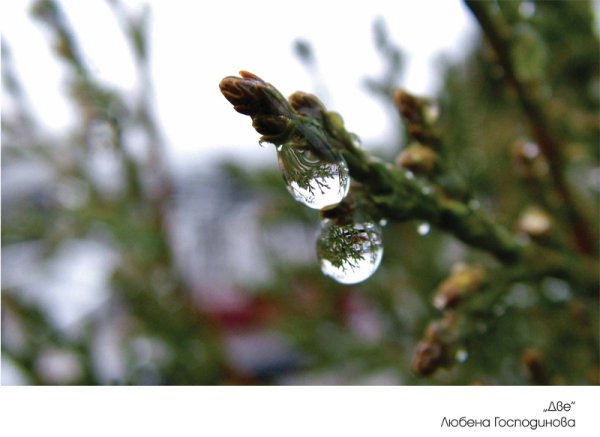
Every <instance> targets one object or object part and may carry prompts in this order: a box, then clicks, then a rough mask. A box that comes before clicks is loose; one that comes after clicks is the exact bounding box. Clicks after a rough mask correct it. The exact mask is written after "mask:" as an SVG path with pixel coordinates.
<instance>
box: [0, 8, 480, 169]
mask: <svg viewBox="0 0 600 437" xmlns="http://www.w3.org/2000/svg"><path fill="white" fill-rule="evenodd" d="M61 3H62V4H63V5H64V9H65V12H66V13H67V16H68V18H69V21H70V23H71V25H72V26H73V27H74V28H75V30H76V33H77V35H78V37H79V39H80V43H81V46H82V49H83V52H84V56H85V58H86V60H87V62H88V63H89V65H90V66H91V67H92V68H93V70H94V71H95V72H96V74H97V75H98V76H99V77H100V78H101V79H102V80H104V81H106V82H108V83H110V84H113V85H115V86H118V87H120V88H123V89H132V87H133V84H134V82H135V72H134V67H133V63H132V60H131V56H130V52H129V48H128V46H127V44H126V43H125V40H124V38H123V36H122V32H121V31H120V29H119V28H118V26H117V22H116V20H115V17H114V16H113V15H112V14H111V12H110V10H109V8H108V6H107V5H106V3H105V2H104V1H103V0H93V1H92V0H89V1H81V0H79V1H78V0H64V1H62V2H61ZM125 3H126V4H127V5H130V6H131V7H133V8H138V7H139V6H140V5H141V4H143V3H149V4H150V7H151V44H150V49H151V57H152V74H153V78H154V84H155V88H156V105H157V112H158V115H159V120H160V122H161V124H162V127H163V129H164V131H165V133H166V137H167V140H168V150H169V158H170V159H171V161H172V163H174V164H183V163H186V162H190V161H194V160H196V159H201V158H206V157H207V156H214V154H215V153H217V152H218V153H221V152H227V153H241V152H240V151H242V150H243V151H246V152H247V151H250V152H251V153H252V154H258V155H261V156H263V157H264V156H267V155H268V156H269V157H268V158H267V159H272V156H271V155H272V154H270V153H265V152H264V151H262V150H261V149H252V147H253V146H256V144H257V138H258V137H257V134H256V133H255V132H254V131H253V129H252V127H251V123H250V119H249V118H248V117H245V116H241V115H238V114H236V113H235V112H234V111H233V110H232V108H231V106H230V105H229V103H228V102H227V101H226V100H225V99H224V98H223V97H222V96H221V94H220V92H219V88H218V84H219V82H220V80H221V79H222V78H223V77H224V76H227V75H232V74H237V72H238V71H239V70H241V69H244V70H248V71H251V72H253V73H256V74H258V75H259V76H261V77H263V78H264V79H265V80H267V81H268V82H271V83H273V84H274V85H276V86H277V87H278V88H279V89H280V90H281V91H282V92H283V94H284V95H288V94H290V93H292V92H293V91H295V90H297V89H301V90H304V91H309V92H311V91H313V92H314V91H315V87H314V86H315V83H314V81H313V79H312V77H311V76H310V74H309V73H308V72H307V71H306V69H305V68H304V67H303V66H302V64H301V63H300V62H299V60H298V59H297V57H296V56H295V55H294V54H293V50H292V42H293V41H294V40H295V39H296V38H298V37H300V38H302V39H304V40H307V41H309V42H310V43H311V45H312V47H313V49H314V52H315V54H316V57H317V62H318V68H319V72H320V75H321V77H322V79H323V82H324V84H325V85H326V86H327V89H328V91H329V95H328V99H326V101H325V103H326V104H327V106H328V107H329V108H330V109H332V110H336V111H338V112H340V113H341V114H342V115H343V117H344V119H345V121H346V125H347V127H348V128H349V129H350V130H351V131H354V132H356V133H357V134H359V136H361V137H362V138H363V142H369V141H380V140H383V139H385V138H386V137H387V136H388V135H389V134H390V131H391V126H390V117H389V114H387V113H386V112H385V111H384V109H383V108H382V105H381V103H380V102H378V101H377V100H376V99H373V98H372V97H370V96H369V95H368V94H367V93H366V91H365V88H364V86H363V85H362V82H363V80H364V78H365V77H366V76H378V74H379V73H380V72H381V71H382V69H383V64H382V62H381V59H380V58H379V56H378V54H377V53H376V50H375V48H374V43H373V31H372V28H373V21H374V19H375V18H376V17H378V16H382V17H384V19H385V21H386V24H387V27H388V30H389V32H390V35H391V37H392V39H393V40H394V41H396V42H397V43H398V44H399V45H400V47H401V48H402V49H403V51H404V54H405V55H406V59H405V61H406V64H405V72H404V79H403V83H402V86H404V87H406V88H408V89H409V90H411V91H412V92H415V93H431V92H433V91H434V89H435V88H436V86H437V85H438V80H439V78H440V77H439V72H438V71H437V69H436V62H435V61H436V59H439V56H440V55H442V54H445V55H449V56H452V57H456V56H458V55H459V54H461V53H462V50H464V48H465V47H466V46H467V45H468V42H469V35H473V32H474V29H475V25H474V21H473V20H472V18H471V17H470V16H469V14H468V12H467V11H466V9H465V8H464V6H463V5H462V3H461V2H460V1H459V0H454V1H448V0H437V1H434V0H411V1H400V0H396V1H390V0H369V1H368V2H365V1H360V2H359V1H346V2H333V1H329V2H326V1H323V0H321V1H315V0H305V1H303V2H284V1H279V2H276V1H266V0H254V1H250V0H246V1H239V0H228V1H209V0H204V1H183V0H171V1H159V0H149V1H147V2H143V1H141V0H127V1H126V2H125ZM30 4H31V2H20V1H12V2H4V3H3V13H2V34H3V38H4V39H5V40H6V42H8V44H9V46H10V47H11V49H12V53H13V58H14V60H15V64H16V69H17V72H18V73H19V74H20V76H21V78H22V80H23V83H24V85H25V87H26V90H27V93H28V96H29V98H30V100H31V102H32V104H33V107H34V109H35V112H36V113H37V114H38V115H39V117H40V119H41V120H42V121H43V123H44V125H45V126H46V127H47V128H48V129H49V130H50V131H59V130H61V129H64V128H65V127H66V126H68V125H69V123H70V122H71V120H73V114H72V112H71V111H72V110H73V108H71V107H70V105H69V103H68V101H67V100H66V99H65V98H64V97H63V95H62V92H63V89H64V86H63V83H64V81H63V73H64V70H63V69H62V67H60V66H59V65H58V64H57V62H56V61H55V60H54V59H53V56H52V54H51V52H50V50H49V47H48V40H47V33H46V32H44V31H43V29H42V28H40V27H39V26H37V25H36V24H35V23H34V22H33V20H32V19H31V18H29V16H28V14H27V11H28V10H29V6H30ZM261 152H263V153H261Z"/></svg>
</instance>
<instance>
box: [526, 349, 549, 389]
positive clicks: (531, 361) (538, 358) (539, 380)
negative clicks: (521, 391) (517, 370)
mask: <svg viewBox="0 0 600 437" xmlns="http://www.w3.org/2000/svg"><path fill="white" fill-rule="evenodd" d="M521 361H522V362H523V364H524V365H525V368H526V370H527V374H528V376H529V379H530V380H531V382H532V383H533V384H537V385H543V384H548V376H547V374H546V369H545V366H544V364H543V360H542V354H541V353H540V352H539V351H538V350H536V349H531V348H530V349H525V350H524V351H523V355H522V356H521Z"/></svg>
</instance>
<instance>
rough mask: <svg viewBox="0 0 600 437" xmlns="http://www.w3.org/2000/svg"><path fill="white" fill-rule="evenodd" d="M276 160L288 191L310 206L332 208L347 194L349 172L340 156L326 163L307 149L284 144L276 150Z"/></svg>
mask: <svg viewBox="0 0 600 437" xmlns="http://www.w3.org/2000/svg"><path fill="white" fill-rule="evenodd" d="M277 160H278V161H279V168H280V169H281V173H282V175H283V179H284V180H285V183H286V185H287V189H288V191H289V192H290V193H291V194H292V196H293V197H294V199H296V200H297V201H298V202H301V203H303V204H305V205H306V206H308V207H310V208H314V209H329V208H333V207H334V206H336V205H337V204H338V203H340V202H341V201H342V200H343V199H344V197H346V194H348V189H349V188H350V174H349V172H348V166H347V164H346V161H344V159H343V158H342V157H341V156H340V158H339V160H338V161H336V162H330V161H327V160H324V159H321V158H319V157H318V156H317V155H316V154H315V153H314V152H313V151H312V150H310V149H309V148H300V147H293V146H287V145H284V146H283V147H280V148H278V149H277Z"/></svg>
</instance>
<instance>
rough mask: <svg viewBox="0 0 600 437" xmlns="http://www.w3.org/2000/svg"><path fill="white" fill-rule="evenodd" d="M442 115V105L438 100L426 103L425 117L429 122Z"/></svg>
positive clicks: (433, 121) (431, 122)
mask: <svg viewBox="0 0 600 437" xmlns="http://www.w3.org/2000/svg"><path fill="white" fill-rule="evenodd" d="M439 117H440V106H439V105H438V103H437V102H434V101H431V102H428V103H427V104H426V105H425V118H426V119H427V122H428V123H430V124H433V123H435V122H437V120H438V118H439Z"/></svg>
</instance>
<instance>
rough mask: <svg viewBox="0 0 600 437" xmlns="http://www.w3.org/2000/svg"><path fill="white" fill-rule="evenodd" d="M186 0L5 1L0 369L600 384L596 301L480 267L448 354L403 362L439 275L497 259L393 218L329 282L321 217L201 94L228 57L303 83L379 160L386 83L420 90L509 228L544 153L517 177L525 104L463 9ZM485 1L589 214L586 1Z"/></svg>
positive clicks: (174, 380) (224, 108) (53, 374)
mask: <svg viewBox="0 0 600 437" xmlns="http://www.w3.org/2000/svg"><path fill="white" fill-rule="evenodd" d="M196 3H198V4H196ZM196 3H192V2H184V1H171V2H159V1H141V0H140V1H134V0H128V1H117V0H106V1H103V0H94V1H89V2H77V1H67V0H64V1H58V0H57V1H49V0H41V1H30V2H10V3H6V4H5V5H3V14H2V15H3V17H2V20H3V21H2V384H90V385H94V384H135V385H142V384H148V385H156V384H168V385H174V384H186V385H208V384H282V385H285V384H308V385H316V384H336V385H337V384H352V385H357V384H358V385H362V384H471V383H486V384H527V383H537V384H542V383H544V384H545V383H554V384H597V383H598V361H599V357H598V306H597V298H596V299H595V300H594V299H590V298H589V296H588V297H586V296H582V294H581V293H579V292H578V290H577V289H576V285H574V284H570V283H568V282H566V281H564V280H561V279H556V278H541V279H538V280H535V281H498V283H492V284H490V285H489V289H490V290H489V296H492V298H490V299H488V300H486V301H485V302H483V303H482V305H481V307H480V308H478V309H477V311H476V312H473V314H469V317H468V318H467V319H466V322H465V323H464V326H462V327H461V334H460V335H459V337H458V338H457V340H456V342H455V344H454V345H453V349H452V351H453V360H452V363H451V364H450V365H449V366H447V368H445V369H442V370H440V371H438V372H436V373H435V374H434V375H433V376H430V377H428V378H423V377H419V376H417V375H415V373H414V372H413V371H412V369H411V361H412V359H413V354H414V350H415V346H416V345H417V343H418V342H419V340H420V339H421V337H422V336H423V332H424V329H425V327H426V326H427V325H428V323H429V322H430V321H431V320H434V319H436V318H438V317H439V316H440V315H439V313H438V312H437V310H435V308H434V307H433V305H432V304H431V300H432V296H433V293H434V291H435V288H436V287H437V286H438V284H439V283H440V282H441V281H442V280H443V279H444V278H446V277H447V276H448V274H449V272H450V271H451V270H452V268H453V266H454V267H456V265H460V264H461V263H464V262H471V263H473V262H476V263H484V264H489V265H495V263H496V262H495V261H494V260H493V259H492V258H491V257H489V256H488V255H486V254H483V253H482V252H480V251H477V250H474V249H470V248H469V247H467V246H465V245H464V244H463V243H461V242H459V241H458V240H456V239H454V238H453V237H451V236H449V235H446V234H444V233H442V232H440V231H438V230H436V229H434V228H429V227H427V226H425V227H424V226H422V225H423V223H416V222H406V223H389V224H388V225H387V226H386V227H385V229H384V247H385V249H384V259H383V262H382V265H381V267H380V268H379V271H378V272H377V273H376V274H375V275H374V276H373V277H372V278H370V279H369V280H368V281H366V282H364V283H361V284H358V285H354V286H343V285H339V284H337V283H335V282H334V281H333V280H331V279H330V278H327V277H325V276H323V275H322V274H321V272H320V268H319V264H318V260H317V258H316V254H315V240H316V235H317V231H318V224H319V216H318V213H317V212H316V211H314V210H307V209H306V208H305V207H303V206H302V205H300V204H298V203H295V202H294V201H293V199H292V198H291V196H289V194H288V192H287V191H286V188H285V186H284V184H283V182H282V179H281V175H280V173H279V170H278V168H277V164H276V154H275V151H274V150H273V149H272V148H271V147H264V148H261V147H259V146H258V143H257V134H256V133H255V132H254V130H253V129H252V126H251V123H250V120H249V119H248V118H247V117H244V116H241V115H239V114H237V113H235V112H234V111H233V110H232V109H231V106H230V105H229V103H228V102H227V101H226V100H225V99H224V98H223V97H222V95H221V94H220V92H219V88H218V84H219V81H220V80H221V79H222V78H223V77H225V76H227V75H235V74H237V72H238V71H239V70H240V69H244V70H248V71H251V72H253V73H256V74H258V75H259V76H261V77H263V78H264V79H265V80H267V81H269V82H271V83H273V84H274V85H275V86H276V87H277V88H279V89H280V90H281V91H282V92H283V93H284V94H290V93H292V92H293V91H296V90H303V91H307V92H312V93H315V94H317V95H318V96H319V98H320V99H321V100H322V101H323V102H324V103H325V104H326V105H327V107H328V108H329V109H331V110H335V111H338V112H340V114H341V115H342V116H343V117H344V120H345V122H346V126H347V128H348V129H349V130H350V131H353V132H355V133H356V134H358V135H359V136H360V137H361V139H362V143H363V146H364V148H365V149H366V150H368V151H369V152H371V153H372V154H374V155H376V156H379V157H381V158H383V159H386V160H389V161H390V162H393V160H394V158H395V156H396V155H397V154H398V153H399V152H400V151H401V150H402V148H403V147H404V146H405V145H406V142H407V140H406V135H405V132H404V130H403V127H402V125H401V122H400V117H399V116H398V115H397V113H396V110H395V109H394V106H393V102H392V100H391V95H392V91H393V90H394V89H395V88H396V87H398V86H402V87H404V88H406V89H407V90H408V91H410V92H411V93H415V94H422V95H427V96H430V97H433V98H435V99H437V101H438V102H439V114H440V115H439V120H440V126H441V127H442V129H443V136H444V139H445V140H446V142H447V144H448V146H449V149H450V150H449V153H448V159H449V160H450V161H451V162H452V164H453V165H454V166H456V168H458V170H459V171H460V172H461V173H462V174H463V176H464V177H465V179H466V180H467V182H468V183H469V184H470V186H471V187H472V190H473V192H474V193H475V196H476V197H477V199H478V201H479V202H480V204H481V206H482V207H483V208H486V209H488V210H489V212H490V213H491V214H492V215H494V216H495V217H496V218H497V220H498V221H499V222H500V223H502V224H503V225H505V226H506V227H508V228H509V229H511V230H515V231H517V230H518V229H517V228H518V226H517V223H518V220H519V217H521V215H522V213H523V211H526V210H528V209H530V208H531V207H532V206H535V203H536V199H537V198H538V197H539V191H536V190H540V189H541V190H543V187H544V186H543V173H544V168H543V163H542V164H539V163H538V164H535V165H537V167H535V169H534V172H538V176H539V174H542V176H540V180H542V185H535V184H532V183H531V175H524V172H523V166H522V164H523V163H522V160H521V161H519V159H521V158H522V156H521V155H519V156H517V157H515V156H516V155H517V154H516V153H515V147H517V146H515V145H516V144H530V143H527V141H528V131H527V123H526V121H525V120H524V119H523V115H522V112H521V110H520V108H519V106H518V104H517V102H516V101H515V99H514V95H512V93H511V91H510V89H508V88H506V87H505V86H504V82H503V72H502V70H501V69H499V67H497V66H495V64H494V62H493V61H494V58H493V54H492V53H491V51H490V50H489V48H488V47H487V46H485V45H484V44H483V40H482V37H481V35H480V33H479V30H478V28H477V24H476V22H475V20H474V19H473V17H472V16H471V15H470V14H469V12H468V10H467V9H466V8H465V7H464V6H463V4H462V3H460V2H458V1H456V2H455V1H453V2H446V1H439V2H434V1H425V2H417V1H414V2H400V3H398V4H394V3H390V2H383V1H370V2H368V4H360V5H359V4H355V3H348V4H346V5H344V6H343V7H342V6H341V5H335V4H333V2H327V3H326V2H316V1H306V2H302V4H297V5H295V6H294V7H290V5H286V4H284V3H282V2H279V3H277V2H268V1H255V2H241V1H229V2H226V3H223V2H210V1H206V2H196ZM496 7H497V9H498V11H499V13H502V14H504V15H505V16H506V17H507V20H509V22H510V23H511V24H512V25H514V29H517V30H518V32H519V33H518V35H517V37H516V39H515V40H516V41H517V42H518V43H515V47H516V49H515V50H516V53H517V54H521V56H522V58H523V59H525V60H526V62H525V61H524V65H525V66H526V68H527V69H528V70H527V71H528V72H530V77H531V78H532V80H543V81H544V83H546V84H547V86H548V92H549V93H552V101H553V103H554V105H555V106H556V107H555V108H554V107H553V111H554V112H553V113H554V115H555V118H556V120H560V125H559V126H558V128H559V129H558V130H559V132H560V134H561V135H562V136H563V137H564V138H567V139H568V141H567V142H566V144H568V147H569V149H568V151H567V153H568V157H569V162H570V167H569V169H568V170H569V176H570V178H571V180H572V182H573V183H574V184H575V185H576V186H577V188H578V189H579V190H580V191H581V193H583V196H584V198H585V200H586V201H587V202H588V203H589V204H590V205H591V206H592V207H593V208H592V209H593V210H594V214H596V215H595V218H596V219H597V218H598V217H597V213H598V208H597V205H598V195H599V193H600V166H599V163H600V157H599V151H598V138H599V137H598V135H599V126H598V101H599V98H600V76H599V71H598V70H599V65H598V23H597V21H596V19H595V16H594V10H597V9H598V3H591V2H586V1H577V2H568V1H563V2H534V1H515V2H498V3H497V5H496ZM540 71H541V72H542V73H541V74H542V76H543V78H540V77H539V74H540V73H539V72H540ZM524 150H526V151H527V150H529V152H528V153H529V155H531V156H528V155H527V154H526V155H527V156H526V158H528V159H530V158H531V161H533V158H535V155H536V152H535V146H533V145H530V146H529V149H527V148H525V149H524ZM520 157H521V158H520ZM519 165H521V167H519ZM540 166H541V167H540ZM540 172H541V173H540ZM532 363H533V364H532Z"/></svg>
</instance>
